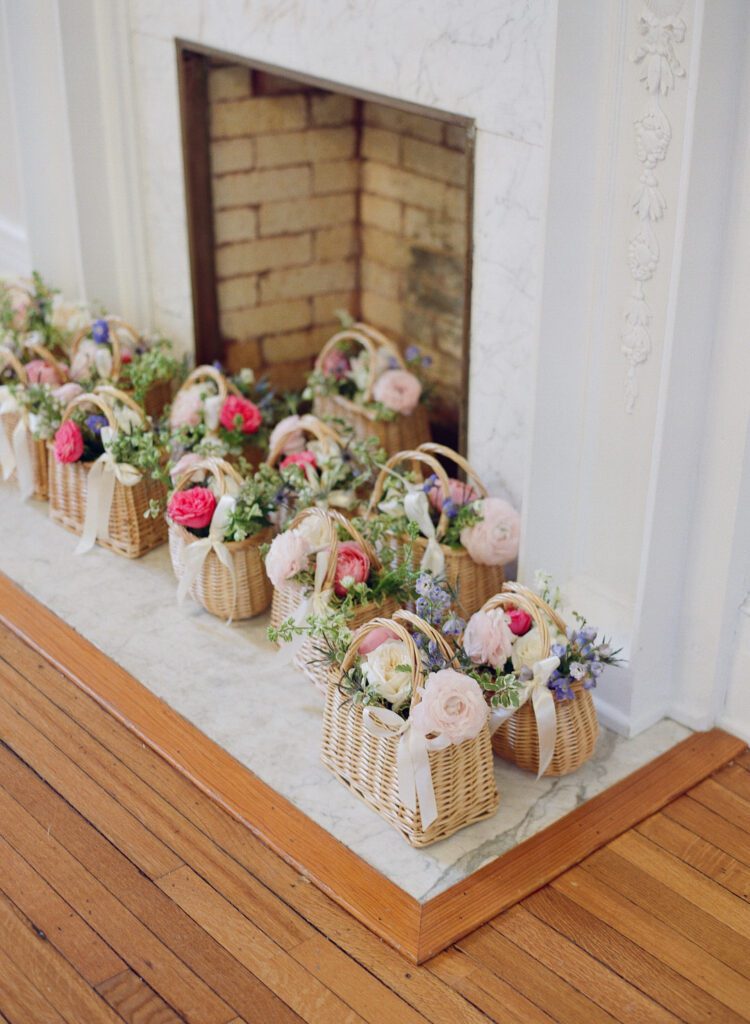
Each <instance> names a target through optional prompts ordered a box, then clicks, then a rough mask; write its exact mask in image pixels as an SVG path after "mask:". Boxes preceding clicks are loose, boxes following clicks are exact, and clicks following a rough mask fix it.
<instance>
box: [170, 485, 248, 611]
mask: <svg viewBox="0 0 750 1024" xmlns="http://www.w3.org/2000/svg"><path fill="white" fill-rule="evenodd" d="M236 504H237V499H236V498H235V497H234V496H233V495H231V494H225V495H223V497H221V498H220V499H219V502H218V504H217V506H216V508H215V509H214V514H213V517H212V519H211V525H210V527H209V528H208V537H203V538H201V539H200V540H195V541H193V543H192V544H186V545H185V550H184V552H183V556H182V557H183V567H184V571H183V573H182V578H181V579H180V582H179V583H178V585H177V603H178V604H182V603H183V601H184V600H185V598H186V597H187V595H188V594H189V592H190V589H191V587H192V586H193V584H194V583H195V581H196V580H197V579H198V576H199V575H200V571H201V569H202V568H203V563H204V562H205V561H206V559H207V558H208V554H209V552H210V551H215V552H216V557H217V558H218V559H219V561H220V562H221V564H222V565H223V566H224V568H225V569H226V570H227V572H228V573H229V576H230V579H231V581H232V605H231V611H230V613H229V618H228V619H227V623H230V622H231V621H232V619H233V617H234V612H235V608H236V606H237V576H236V574H235V571H234V560H233V559H232V556H231V555H230V553H229V550H228V548H227V546H226V544H225V543H224V531H225V530H226V525H227V522H228V520H229V517H230V515H231V514H232V512H233V510H234V506H235V505H236Z"/></svg>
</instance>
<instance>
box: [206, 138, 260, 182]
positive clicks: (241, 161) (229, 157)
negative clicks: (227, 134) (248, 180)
mask: <svg viewBox="0 0 750 1024" xmlns="http://www.w3.org/2000/svg"><path fill="white" fill-rule="evenodd" d="M254 162H255V150H254V149H253V142H252V139H221V140H219V141H218V142H212V143H211V172H212V173H213V174H228V173H229V172H231V171H250V170H252V167H253V164H254Z"/></svg>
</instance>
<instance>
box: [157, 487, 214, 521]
mask: <svg viewBox="0 0 750 1024" xmlns="http://www.w3.org/2000/svg"><path fill="white" fill-rule="evenodd" d="M215 508H216V498H215V497H214V495H213V492H212V491H209V489H208V487H191V488H190V490H189V491H175V493H174V494H173V495H172V497H171V498H170V499H169V505H168V506H167V515H168V516H169V518H170V519H171V520H172V522H173V523H179V524H180V526H186V527H187V528H188V529H189V530H202V529H203V528H204V527H205V526H208V525H209V523H210V522H211V520H212V519H213V515H214V509H215Z"/></svg>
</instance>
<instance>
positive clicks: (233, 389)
mask: <svg viewBox="0 0 750 1024" xmlns="http://www.w3.org/2000/svg"><path fill="white" fill-rule="evenodd" d="M205 382H211V383H212V384H213V385H214V387H215V388H216V393H217V395H218V396H219V398H221V401H222V404H223V403H224V401H225V400H226V398H227V397H228V396H229V395H236V396H237V397H238V398H241V397H242V392H241V391H240V389H239V388H238V387H237V386H236V385H235V384H233V383H232V381H231V380H229V378H228V377H225V376H224V374H223V373H221V372H220V371H219V370H217V369H216V367H215V366H196V368H195V369H194V370H192V371H191V372H190V373H189V374H188V375H187V377H186V378H185V380H184V381H183V382H182V386H181V387H180V388H179V389H178V391H177V394H176V395H175V396H174V397H175V400H176V399H177V395H179V394H180V392H181V391H185V390H186V389H187V388H189V387H192V386H193V385H194V384H201V383H205ZM206 436H207V437H210V438H214V439H216V438H218V437H219V427H218V426H217V427H215V428H214V429H213V430H209V429H208V428H206ZM242 457H243V458H244V459H246V460H247V462H249V463H250V465H251V466H254V467H258V466H259V465H260V464H261V462H263V459H264V457H265V451H264V450H263V448H261V446H260V445H258V444H255V443H254V442H252V441H250V440H248V442H247V444H245V445H244V446H243V449H242ZM224 461H225V462H234V461H235V457H234V456H232V455H227V456H225V457H224Z"/></svg>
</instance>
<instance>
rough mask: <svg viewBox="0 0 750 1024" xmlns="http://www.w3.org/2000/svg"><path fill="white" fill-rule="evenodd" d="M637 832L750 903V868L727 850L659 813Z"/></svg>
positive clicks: (639, 827) (642, 824)
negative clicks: (719, 847) (713, 844)
mask: <svg viewBox="0 0 750 1024" xmlns="http://www.w3.org/2000/svg"><path fill="white" fill-rule="evenodd" d="M740 770H742V769H740ZM636 831H637V832H638V833H640V835H644V836H646V838H647V839H649V840H651V842H652V843H655V844H656V845H657V846H660V847H661V848H662V849H663V850H668V851H669V852H670V853H672V854H674V856H675V857H679V858H680V860H682V861H684V862H685V863H686V864H689V865H690V866H691V867H693V868H695V869H696V871H700V872H702V874H704V875H707V876H708V877H709V878H712V879H713V880H714V881H715V882H718V884H719V885H723V886H724V888H725V889H728V890H729V892H732V893H734V895H735V896H739V897H740V899H743V900H746V901H749V902H750V868H748V867H746V866H745V865H744V864H738V863H737V861H736V860H735V859H734V857H731V856H730V855H729V854H728V853H725V852H724V850H720V849H718V847H716V846H712V845H711V843H709V842H707V841H706V840H705V839H702V838H701V836H697V835H695V833H694V832H690V831H688V829H686V828H684V826H682V825H679V824H678V823H677V822H676V821H672V819H671V818H667V817H666V815H664V814H655V815H654V817H653V818H648V819H647V820H646V821H643V822H641V824H640V825H639V826H638V828H637V829H636Z"/></svg>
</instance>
